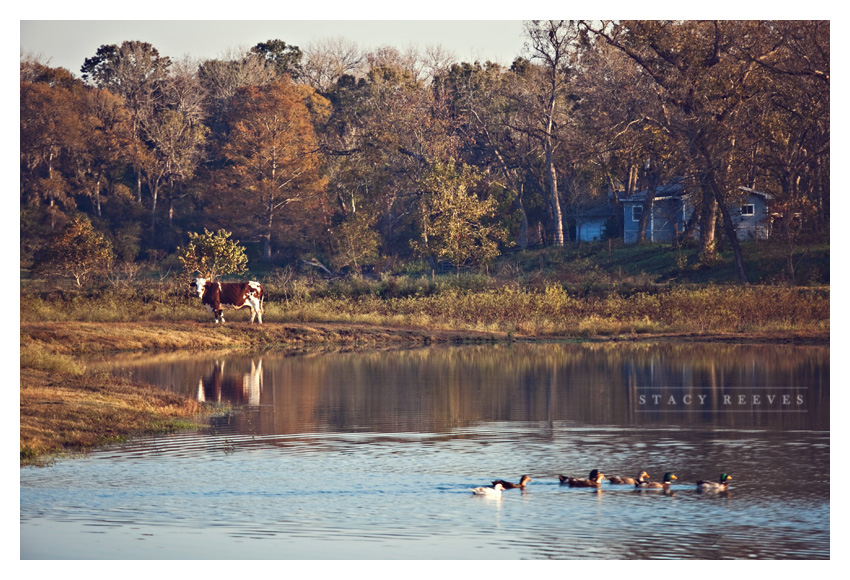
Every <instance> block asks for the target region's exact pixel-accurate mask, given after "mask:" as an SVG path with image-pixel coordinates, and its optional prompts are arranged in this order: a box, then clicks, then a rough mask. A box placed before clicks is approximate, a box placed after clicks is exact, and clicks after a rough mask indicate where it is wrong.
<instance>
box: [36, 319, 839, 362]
mask: <svg viewBox="0 0 850 580" xmlns="http://www.w3.org/2000/svg"><path fill="white" fill-rule="evenodd" d="M20 328H21V344H22V345H23V344H24V343H25V342H27V341H33V342H38V343H41V344H42V345H44V346H46V347H48V348H49V349H50V350H52V351H54V352H57V353H62V354H68V355H83V354H91V353H108V352H121V351H140V350H175V349H216V348H239V347H246V348H251V347H256V348H275V347H279V348H287V347H298V346H306V345H326V344H337V345H341V346H361V347H363V348H369V347H370V346H373V345H375V346H378V345H380V346H391V345H416V344H422V345H428V344H441V343H443V344H444V343H458V344H463V343H488V342H505V341H517V342H551V341H573V342H586V341H592V342H608V341H648V340H681V341H689V342H727V343H742V344H743V343H746V344H752V343H769V344H821V345H828V344H829V334H830V333H829V331H805V332H793V333H788V332H747V333H696V332H689V333H636V334H620V335H597V336H523V335H509V334H507V333H504V332H483V331H473V330H451V329H422V328H415V327H394V326H371V325H362V324H347V323H337V322H323V323H270V324H263V325H262V326H260V325H253V326H252V325H249V324H246V323H233V324H228V325H224V326H214V325H211V324H208V323H198V322H181V323H150V322H145V323H124V322H121V323H110V322H106V323H99V322H32V323H21V327H20Z"/></svg>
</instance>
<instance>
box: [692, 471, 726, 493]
mask: <svg viewBox="0 0 850 580" xmlns="http://www.w3.org/2000/svg"><path fill="white" fill-rule="evenodd" d="M730 479H732V476H731V475H729V474H728V473H723V474H721V475H720V481H704V480H702V479H701V480H699V481H697V491H726V490H727V489H729V480H730Z"/></svg>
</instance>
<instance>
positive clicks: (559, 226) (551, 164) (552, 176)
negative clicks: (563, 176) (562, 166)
mask: <svg viewBox="0 0 850 580" xmlns="http://www.w3.org/2000/svg"><path fill="white" fill-rule="evenodd" d="M544 148H545V150H546V178H547V181H548V183H549V204H550V206H551V208H552V245H554V246H563V245H564V218H563V214H562V212H561V200H560V199H559V197H558V176H557V175H556V173H555V160H554V155H553V154H554V151H553V147H552V139H551V137H548V136H547V137H546V140H545V144H544Z"/></svg>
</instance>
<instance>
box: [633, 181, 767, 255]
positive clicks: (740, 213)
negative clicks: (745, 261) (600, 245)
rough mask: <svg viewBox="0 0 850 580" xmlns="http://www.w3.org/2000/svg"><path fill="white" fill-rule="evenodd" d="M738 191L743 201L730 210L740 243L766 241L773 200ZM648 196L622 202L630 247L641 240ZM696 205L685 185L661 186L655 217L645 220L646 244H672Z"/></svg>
mask: <svg viewBox="0 0 850 580" xmlns="http://www.w3.org/2000/svg"><path fill="white" fill-rule="evenodd" d="M738 189H739V190H740V191H741V197H740V198H739V199H738V200H736V203H735V206H734V207H730V208H729V211H730V214H731V216H732V222H733V223H734V224H735V230H736V232H737V234H738V239H739V240H753V239H759V240H764V239H767V238H768V236H769V234H770V211H769V202H770V200H771V199H773V196H771V195H770V194H768V193H763V192H760V191H756V190H754V189H751V188H748V187H739V188H738ZM648 194H649V192H648V191H639V192H637V193H635V194H633V195H630V196H626V197H621V198H620V203H621V204H622V206H623V241H624V242H625V243H627V244H633V243H635V242H637V240H638V229H639V224H640V217H641V213H642V212H643V203H644V200H645V199H646V196H647V195H648ZM697 202H698V199H697V198H696V197H695V196H692V195H691V193H690V192H689V191H688V189H687V188H686V187H685V184H684V182H683V181H676V182H673V183H669V184H665V185H662V186H659V187H658V188H657V189H656V191H655V201H654V202H653V206H652V215H650V216H649V219H647V220H646V230H645V231H646V240H647V241H649V242H671V241H673V238H674V236H676V235H677V234H678V233H680V232H682V231H684V229H685V225H686V223H687V222H688V220H689V219H690V217H691V214H692V213H693V211H694V204H695V203H697ZM739 202H740V203H739Z"/></svg>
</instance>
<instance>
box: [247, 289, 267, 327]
mask: <svg viewBox="0 0 850 580" xmlns="http://www.w3.org/2000/svg"><path fill="white" fill-rule="evenodd" d="M245 303H246V305H247V306H248V308H250V309H251V324H254V317H255V316H256V317H257V322H259V323H260V324H262V323H263V311H262V309H261V308H260V301H259V300H257V297H256V296H248V297H247V299H246V302H245Z"/></svg>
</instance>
